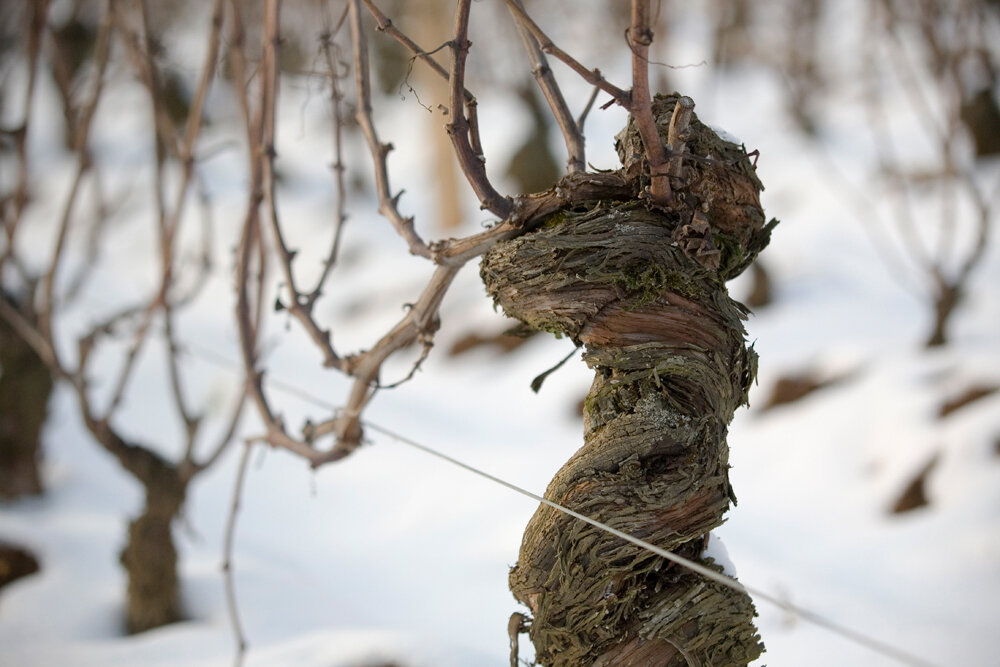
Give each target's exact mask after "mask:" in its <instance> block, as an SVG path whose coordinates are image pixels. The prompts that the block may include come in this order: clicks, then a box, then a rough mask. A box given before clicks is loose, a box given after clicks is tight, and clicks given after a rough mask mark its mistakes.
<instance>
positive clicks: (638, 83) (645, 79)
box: [628, 0, 673, 204]
mask: <svg viewBox="0 0 1000 667" xmlns="http://www.w3.org/2000/svg"><path fill="white" fill-rule="evenodd" d="M628 43H629V48H630V49H631V50H632V92H631V95H630V97H629V105H628V110H629V113H631V114H632V117H633V118H634V119H635V125H636V129H638V131H639V136H640V138H641V139H642V145H643V147H644V148H645V149H646V158H647V160H648V161H649V177H650V183H649V194H650V198H651V199H652V201H653V202H654V203H657V204H668V203H670V201H671V200H672V199H673V192H672V190H671V188H670V163H669V161H668V159H667V153H666V151H665V150H664V146H663V141H662V140H661V139H660V133H659V131H658V130H657V128H656V120H655V119H654V118H653V107H652V98H651V96H650V92H649V71H648V69H649V68H648V63H649V45H650V44H652V43H653V30H652V28H651V27H650V16H649V0H632V24H631V26H630V27H629V31H628Z"/></svg>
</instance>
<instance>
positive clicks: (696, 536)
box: [481, 96, 773, 666]
mask: <svg viewBox="0 0 1000 667" xmlns="http://www.w3.org/2000/svg"><path fill="white" fill-rule="evenodd" d="M676 101H677V97H676V96H670V97H658V98H657V99H656V100H655V101H654V114H655V116H656V121H657V127H658V130H659V131H660V135H661V138H662V139H663V140H664V143H667V136H668V133H669V128H670V119H671V117H672V113H673V109H674V105H675V103H676ZM688 102H689V101H688ZM675 129H677V128H675ZM681 138H682V139H683V140H684V143H685V144H686V148H687V151H686V154H687V156H686V157H685V158H684V160H683V162H678V161H677V160H676V159H674V160H673V163H674V164H676V165H678V168H676V171H675V172H674V173H673V177H672V180H671V188H672V191H673V199H672V201H671V203H670V204H668V205H667V206H658V207H654V206H652V205H650V204H649V202H648V200H647V199H645V198H643V197H641V196H640V193H641V192H642V191H643V189H644V187H645V186H646V184H647V183H648V182H649V175H648V174H649V170H648V165H647V164H646V162H645V160H644V158H643V151H642V149H641V142H640V140H639V137H638V135H637V133H636V131H635V129H634V126H633V124H632V123H631V122H630V124H629V126H628V127H627V128H626V130H625V131H623V133H622V134H621V135H619V155H620V156H621V158H622V162H623V169H622V170H621V172H620V174H621V176H622V177H623V178H624V180H625V181H626V182H627V183H628V184H629V185H630V186H631V198H629V199H627V200H622V199H618V200H586V201H577V202H571V203H569V204H568V205H567V206H566V207H565V208H563V209H562V210H560V211H558V212H556V213H555V214H553V215H551V216H550V217H549V218H548V219H547V220H546V221H545V222H543V223H542V224H541V226H540V227H538V228H537V229H536V230H534V231H532V232H529V233H527V234H525V235H523V236H520V237H518V238H516V239H513V240H511V241H506V242H503V243H500V244H498V245H497V246H496V247H494V248H493V249H492V250H491V251H490V252H489V253H487V254H486V255H485V256H484V258H483V263H482V267H481V273H482V277H483V280H484V282H485V284H486V286H487V289H488V291H489V292H490V294H491V295H493V297H494V299H495V300H496V302H497V303H498V304H500V305H501V306H502V307H503V308H504V310H505V311H506V312H507V313H508V314H509V315H511V316H512V317H516V318H518V319H520V320H521V321H523V322H525V323H526V324H528V325H529V326H531V327H532V328H535V329H541V330H546V331H551V332H554V333H557V334H559V335H566V336H569V337H571V338H572V339H573V340H574V341H576V342H578V343H579V344H582V345H584V346H585V348H586V352H585V355H584V359H585V360H586V362H587V364H588V365H589V366H591V367H592V368H593V369H594V370H595V378H594V383H593V386H592V387H591V391H590V393H589V395H588V397H587V400H586V403H585V415H584V419H585V421H584V430H585V436H584V437H585V443H584V446H583V447H582V448H581V449H580V450H579V451H578V452H577V453H576V454H575V455H574V456H573V457H572V458H571V459H570V460H569V461H568V462H567V463H566V464H565V465H564V466H563V467H562V469H561V470H560V471H559V472H558V473H557V474H556V476H555V478H554V479H553V480H552V482H551V483H550V485H549V487H548V489H547V491H546V498H548V499H550V500H552V501H555V502H557V503H560V504H562V505H565V506H568V507H570V508H571V509H574V510H576V511H577V512H581V513H583V514H586V515H588V516H590V517H592V518H595V519H597V520H599V521H602V522H604V523H607V524H609V525H611V526H613V527H615V528H617V529H619V530H622V531H624V532H626V533H629V534H631V535H633V536H635V537H639V538H641V539H644V540H647V541H649V542H652V543H654V544H656V545H658V546H661V547H663V548H666V549H669V550H671V551H673V552H675V553H678V554H680V555H683V556H685V557H687V558H690V559H694V560H699V559H700V558H701V554H702V551H703V550H704V546H705V544H706V539H707V535H708V533H709V531H711V530H712V529H713V528H715V527H716V526H718V525H720V524H721V523H722V521H723V519H722V516H723V514H724V513H725V512H726V510H727V509H728V507H729V501H730V500H731V499H732V498H734V496H733V492H732V489H731V488H730V486H729V480H728V447H727V443H726V433H727V426H728V424H729V422H730V420H731V419H732V416H733V413H734V411H735V410H736V408H737V407H739V406H740V405H741V404H743V403H745V402H746V398H747V390H748V388H749V386H750V384H751V382H752V380H753V378H754V375H755V372H756V355H755V354H754V352H753V350H752V349H751V348H749V347H748V346H747V345H746V343H745V340H744V329H743V324H742V321H743V319H744V317H745V315H746V310H745V308H744V307H743V306H742V305H741V304H739V303H737V302H735V301H733V300H732V299H730V298H729V296H728V294H727V292H726V287H725V281H726V280H728V279H729V278H732V277H734V276H736V275H737V274H739V273H740V272H741V271H742V270H743V269H745V268H746V267H747V266H748V265H749V264H750V262H751V261H752V260H753V258H754V257H755V256H756V254H757V252H758V251H759V250H761V249H762V248H763V247H764V246H765V245H766V244H767V241H768V239H769V235H770V229H771V227H772V226H773V223H771V224H766V223H765V218H764V214H763V211H762V209H761V207H760V201H759V197H758V195H759V192H760V190H761V189H762V187H761V185H760V182H759V181H758V180H757V178H756V175H755V174H754V171H753V169H752V167H751V165H750V163H749V160H748V159H747V156H746V153H745V151H744V150H743V149H742V147H738V146H735V145H733V144H731V143H727V142H725V141H723V140H721V139H719V138H718V137H717V136H716V134H715V133H714V132H713V131H712V130H710V129H709V128H707V127H706V126H704V125H702V124H701V123H700V122H698V120H697V119H696V118H692V120H691V121H690V125H689V126H688V128H687V129H686V130H684V131H683V133H682V134H681ZM674 140H675V143H677V138H676V137H674ZM671 148H672V150H671V152H672V153H673V156H674V158H676V155H678V154H679V153H680V151H681V146H679V145H675V146H672V147H671ZM510 586H511V590H512V592H513V593H514V595H515V597H516V598H517V599H518V600H520V601H521V602H522V603H524V604H525V605H527V606H528V608H529V609H530V610H531V612H532V616H533V619H532V621H531V623H530V635H531V639H532V641H533V643H534V644H535V650H536V656H537V658H538V660H539V661H540V662H541V663H542V664H545V665H557V666H561V665H741V664H746V663H748V662H749V661H751V660H753V659H754V658H756V657H757V656H758V655H759V654H760V653H761V651H762V650H763V646H762V645H761V644H760V642H759V639H760V638H759V637H758V636H757V633H756V630H755V628H754V626H753V623H752V619H753V616H754V609H753V604H752V602H751V600H750V598H749V597H748V596H747V595H746V594H745V593H743V592H740V591H737V590H733V589H731V588H727V587H724V586H722V585H720V584H717V583H714V582H710V581H707V580H705V579H704V578H703V577H701V576H699V575H696V574H692V573H690V572H688V571H685V570H683V569H681V568H679V567H677V566H675V565H672V564H671V563H669V562H668V561H666V560H665V559H663V558H661V557H659V556H655V555H652V554H650V553H649V552H647V551H645V550H643V549H641V548H639V547H637V546H634V545H632V544H629V543H625V542H624V541H622V540H620V539H618V538H616V537H613V536H611V535H608V534H607V533H604V532H602V531H600V530H598V529H596V528H594V527H592V526H590V525H587V524H584V523H582V522H580V521H577V520H576V519H573V518H571V517H569V516H567V515H565V514H562V513H560V512H558V511H557V510H554V509H553V508H551V507H548V506H540V507H539V509H538V510H537V511H536V513H535V515H534V516H533V517H532V519H531V521H530V523H529V524H528V526H527V528H526V530H525V534H524V539H523V542H522V545H521V551H520V555H519V557H518V562H517V564H516V565H515V566H514V568H513V569H512V571H511V573H510Z"/></svg>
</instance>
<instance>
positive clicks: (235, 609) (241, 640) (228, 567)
mask: <svg viewBox="0 0 1000 667" xmlns="http://www.w3.org/2000/svg"><path fill="white" fill-rule="evenodd" d="M252 450H253V443H251V442H247V443H245V444H244V445H243V454H242V455H241V456H240V462H239V465H238V466H237V467H236V480H235V481H234V482H233V500H232V503H231V504H230V506H229V518H228V519H227V520H226V536H225V541H224V543H223V548H222V553H223V560H222V577H223V581H224V582H225V587H226V608H227V609H228V610H229V624H230V626H231V627H232V629H233V638H234V639H235V641H236V655H235V656H234V658H233V665H234V667H240V665H242V664H243V658H244V657H245V655H246V651H247V639H246V634H244V632H243V623H242V622H241V621H240V608H239V605H238V604H237V601H236V579H235V576H234V575H233V570H234V567H233V551H234V548H233V544H234V542H235V541H236V519H237V516H238V515H239V511H240V501H241V499H242V497H243V485H244V483H245V481H246V476H247V463H248V462H249V461H250V452H251V451H252Z"/></svg>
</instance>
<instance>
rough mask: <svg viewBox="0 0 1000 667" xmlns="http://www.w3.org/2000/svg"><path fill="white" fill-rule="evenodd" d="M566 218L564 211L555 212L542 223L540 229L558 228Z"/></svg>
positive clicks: (567, 216)
mask: <svg viewBox="0 0 1000 667" xmlns="http://www.w3.org/2000/svg"><path fill="white" fill-rule="evenodd" d="M568 218H569V215H568V214H567V213H566V211H557V212H555V213H553V214H552V215H550V216H549V217H548V218H546V219H545V222H544V223H542V229H553V228H554V227H558V226H559V225H561V224H563V223H564V222H566V220H567V219H568Z"/></svg>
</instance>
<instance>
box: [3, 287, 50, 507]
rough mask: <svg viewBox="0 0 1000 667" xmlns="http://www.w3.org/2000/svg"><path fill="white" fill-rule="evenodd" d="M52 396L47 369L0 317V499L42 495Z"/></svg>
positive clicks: (10, 301)
mask: <svg viewBox="0 0 1000 667" xmlns="http://www.w3.org/2000/svg"><path fill="white" fill-rule="evenodd" d="M0 298H4V299H7V301H8V302H9V303H11V305H13V306H14V307H17V304H16V303H14V302H13V301H12V300H11V299H9V298H8V297H7V296H6V295H2V296H0ZM51 393H52V374H51V373H50V372H49V368H48V366H46V365H45V362H43V361H42V360H41V358H39V356H38V355H37V354H36V353H35V351H34V350H33V349H32V348H31V346H30V345H28V344H27V343H25V342H24V340H22V339H21V337H20V336H18V335H17V334H16V333H14V332H13V331H12V330H11V328H10V326H9V325H8V324H7V322H6V321H5V320H3V319H0V498H7V499H13V498H17V497H19V496H22V495H34V494H40V493H42V479H41V475H40V474H39V464H40V462H41V446H40V442H39V436H40V435H41V431H42V426H43V425H44V423H45V417H46V415H47V413H48V402H49V394H51Z"/></svg>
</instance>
